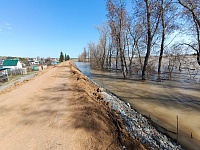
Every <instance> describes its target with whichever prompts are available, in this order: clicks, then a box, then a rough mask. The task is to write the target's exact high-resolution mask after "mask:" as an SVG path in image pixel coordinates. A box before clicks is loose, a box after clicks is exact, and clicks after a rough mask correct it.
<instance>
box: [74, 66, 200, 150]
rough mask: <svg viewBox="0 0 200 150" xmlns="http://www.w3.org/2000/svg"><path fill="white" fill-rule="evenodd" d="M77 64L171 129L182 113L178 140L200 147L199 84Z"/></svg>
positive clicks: (144, 112) (174, 126) (118, 94)
mask: <svg viewBox="0 0 200 150" xmlns="http://www.w3.org/2000/svg"><path fill="white" fill-rule="evenodd" d="M76 65H77V66H78V68H79V69H80V70H81V71H82V72H83V73H84V74H85V75H87V76H89V77H90V78H92V79H93V80H94V81H95V82H96V83H98V84H99V85H101V86H103V87H105V88H106V89H108V90H110V91H111V92H113V93H114V94H116V95H117V96H119V97H120V98H121V99H123V100H124V101H126V102H129V103H130V104H131V105H132V106H133V107H134V108H135V109H136V110H138V111H139V112H140V113H142V114H144V115H146V116H149V115H150V116H151V118H152V119H153V120H154V121H155V122H157V123H158V124H160V125H162V126H163V127H165V128H167V129H169V130H171V131H175V132H176V116H179V118H180V119H179V130H180V131H179V141H180V142H181V143H182V144H183V145H184V146H185V147H187V148H189V149H191V146H193V147H192V149H198V148H199V147H200V93H199V91H200V90H199V89H200V85H199V84H196V83H192V82H189V81H188V80H187V79H181V80H180V79H177V80H173V81H164V82H156V81H148V80H145V81H142V80H141V79H140V78H138V77H133V78H132V79H126V80H124V79H121V74H117V73H115V72H104V71H97V70H92V69H91V68H90V67H89V63H87V64H84V63H76ZM191 133H193V138H191V137H190V135H191ZM172 136H173V135H172ZM191 144H192V145H191Z"/></svg>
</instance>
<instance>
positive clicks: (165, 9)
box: [158, 0, 178, 80]
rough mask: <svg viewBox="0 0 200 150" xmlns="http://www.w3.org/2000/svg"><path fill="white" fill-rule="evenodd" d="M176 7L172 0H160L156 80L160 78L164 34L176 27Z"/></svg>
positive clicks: (169, 32) (171, 31)
mask: <svg viewBox="0 0 200 150" xmlns="http://www.w3.org/2000/svg"><path fill="white" fill-rule="evenodd" d="M175 10H177V8H176V7H175V5H174V3H173V0H161V3H160V14H161V24H160V25H161V44H160V55H159V62H158V80H160V74H161V65H162V57H163V53H164V48H165V41H166V35H169V34H171V33H173V32H174V31H175V30H176V29H177V27H178V26H177V25H175V23H174V22H175V21H174V19H175V17H176V16H177V15H176V12H175Z"/></svg>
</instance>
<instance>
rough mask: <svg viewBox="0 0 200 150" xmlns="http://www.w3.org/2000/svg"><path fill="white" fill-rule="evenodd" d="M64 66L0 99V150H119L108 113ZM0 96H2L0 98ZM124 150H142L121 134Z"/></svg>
mask: <svg viewBox="0 0 200 150" xmlns="http://www.w3.org/2000/svg"><path fill="white" fill-rule="evenodd" d="M96 88H97V87H95V86H94V85H92V84H91V83H89V82H88V81H87V80H86V78H85V77H84V76H81V75H79V74H78V75H77V71H73V70H70V66H69V62H65V63H62V64H60V65H59V66H56V67H52V68H49V69H48V70H46V71H43V73H41V74H40V75H38V76H37V77H35V78H34V79H32V80H30V81H28V82H27V83H23V84H22V85H18V86H16V87H15V88H12V90H10V91H9V92H1V94H0V149H1V150H23V149H24V150H27V149H38V150H41V149H64V150H85V149H87V150H90V149H91V150H92V149H103V150H106V149H115V150H117V149H119V150H121V149H122V145H121V143H120V141H119V136H118V130H117V127H116V125H115V124H114V123H113V120H112V119H111V118H110V116H109V111H108V110H109V109H108V107H106V106H105V105H103V104H102V103H98V102H97V101H96V100H95V98H96V97H97V96H95V95H96V94H97V95H98V93H95V91H96ZM2 93H3V94H2ZM125 133H126V132H125V131H124V135H123V138H122V141H123V143H124V144H125V146H126V148H127V149H144V147H143V146H142V145H141V144H140V143H139V142H138V141H135V140H133V139H132V138H130V137H129V136H128V134H125Z"/></svg>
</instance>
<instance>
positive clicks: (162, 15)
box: [158, 0, 165, 80]
mask: <svg viewBox="0 0 200 150" xmlns="http://www.w3.org/2000/svg"><path fill="white" fill-rule="evenodd" d="M161 20H162V41H161V46H160V56H159V62H158V80H160V73H161V65H162V57H163V51H164V43H165V20H164V0H162V6H161Z"/></svg>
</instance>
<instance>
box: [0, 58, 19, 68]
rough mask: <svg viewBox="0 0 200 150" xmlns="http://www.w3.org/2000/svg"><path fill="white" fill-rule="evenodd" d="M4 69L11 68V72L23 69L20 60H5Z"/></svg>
mask: <svg viewBox="0 0 200 150" xmlns="http://www.w3.org/2000/svg"><path fill="white" fill-rule="evenodd" d="M2 67H3V68H9V69H11V70H15V69H22V64H21V63H20V61H19V60H4V62H3V66H2Z"/></svg>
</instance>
